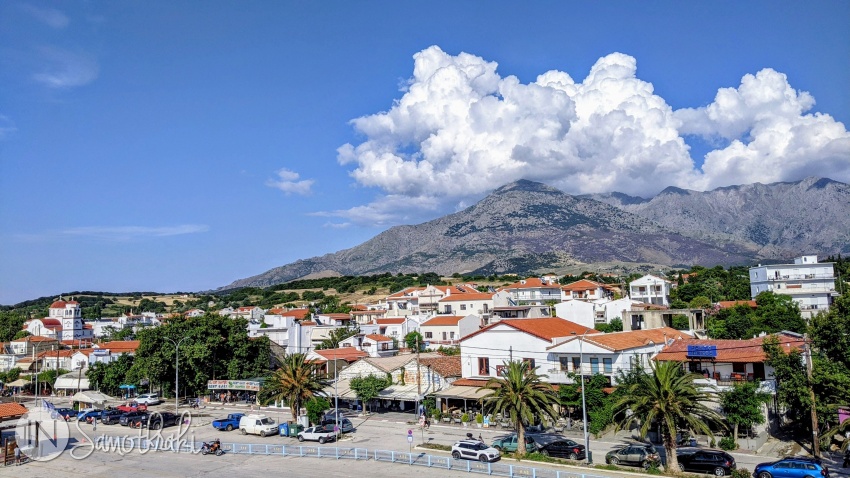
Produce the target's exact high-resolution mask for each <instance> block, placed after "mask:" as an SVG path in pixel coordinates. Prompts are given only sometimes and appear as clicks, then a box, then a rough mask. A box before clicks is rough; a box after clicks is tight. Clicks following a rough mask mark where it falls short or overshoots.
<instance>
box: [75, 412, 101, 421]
mask: <svg viewBox="0 0 850 478" xmlns="http://www.w3.org/2000/svg"><path fill="white" fill-rule="evenodd" d="M101 413H103V410H88V411H85V410H84V411H82V412H80V413H79V414H78V415H77V421H80V422H88V421H92V420H97V419H98V418H100V414H101ZM89 419H91V420H89Z"/></svg>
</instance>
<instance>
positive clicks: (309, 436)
mask: <svg viewBox="0 0 850 478" xmlns="http://www.w3.org/2000/svg"><path fill="white" fill-rule="evenodd" d="M335 439H336V433H334V432H333V429H331V430H330V431H329V430H327V429H326V428H324V427H323V426H321V425H319V426H315V427H310V428H308V429H306V430H304V431H302V432H300V433H298V441H304V440H310V441H317V442H319V443H321V444H323V445H324V443H325V442H326V441H331V440H335Z"/></svg>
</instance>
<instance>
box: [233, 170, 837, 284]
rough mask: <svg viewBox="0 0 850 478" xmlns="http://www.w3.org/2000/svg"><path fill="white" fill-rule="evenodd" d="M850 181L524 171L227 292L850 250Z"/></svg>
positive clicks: (750, 260) (723, 262)
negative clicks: (635, 187) (598, 190)
mask: <svg viewBox="0 0 850 478" xmlns="http://www.w3.org/2000/svg"><path fill="white" fill-rule="evenodd" d="M848 210H850V186H848V185H847V184H844V183H840V182H837V181H832V180H829V179H824V178H807V179H805V180H802V181H797V182H793V183H775V184H767V185H763V184H750V185H742V186H730V187H725V188H718V189H715V190H713V191H706V192H699V191H690V190H686V189H680V188H672V187H671V188H667V189H665V190H664V191H662V192H661V193H659V194H658V195H657V196H655V197H653V198H650V199H645V198H637V197H633V196H628V195H625V194H622V193H610V194H599V195H588V196H572V195H569V194H566V193H564V192H562V191H560V190H558V189H555V188H552V187H549V186H546V185H544V184H541V183H537V182H533V181H527V180H521V181H516V182H514V183H511V184H507V185H505V186H502V187H500V188H498V189H496V190H495V191H493V192H492V193H491V194H490V195H488V196H487V197H485V198H484V199H482V200H481V201H479V202H478V203H477V204H475V205H473V206H471V207H469V208H467V209H465V210H463V211H460V212H457V213H454V214H450V215H447V216H444V217H441V218H437V219H434V220H432V221H428V222H425V223H422V224H418V225H405V226H395V227H392V228H390V229H388V230H386V231H384V232H382V233H381V234H378V235H377V236H375V237H374V238H372V239H370V240H368V241H366V242H364V243H363V244H360V245H358V246H356V247H352V248H350V249H345V250H342V251H339V252H336V253H332V254H326V255H324V256H320V257H313V258H310V259H302V260H299V261H296V262H293V263H291V264H287V265H284V266H281V267H277V268H274V269H272V270H269V271H267V272H265V273H262V274H259V275H256V276H253V277H249V278H246V279H241V280H238V281H235V282H233V283H232V284H230V285H228V286H226V287H223V288H222V289H232V288H237V287H245V286H259V287H264V286H269V285H273V284H278V283H282V282H287V281H290V280H294V279H298V278H302V277H305V276H309V275H327V274H342V275H362V274H376V273H383V272H392V273H398V272H403V273H415V272H422V271H433V272H437V273H439V274H445V275H450V274H453V273H455V272H459V273H469V274H492V273H506V272H513V273H518V274H530V273H535V272H543V271H550V270H558V269H560V268H565V267H570V266H576V265H580V264H595V263H603V262H605V263H653V264H661V265H667V266H685V265H692V264H700V265H706V266H714V265H717V264H721V265H733V264H750V263H753V262H755V261H758V260H782V259H790V258H792V257H794V256H795V255H799V254H803V253H805V254H813V253H814V254H821V255H825V254H836V253H847V252H850V214H848Z"/></svg>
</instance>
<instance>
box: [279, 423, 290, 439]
mask: <svg viewBox="0 0 850 478" xmlns="http://www.w3.org/2000/svg"><path fill="white" fill-rule="evenodd" d="M277 429H278V431H279V432H280V436H282V437H288V436H289V424H288V423H281V424H280V426H278V427H277Z"/></svg>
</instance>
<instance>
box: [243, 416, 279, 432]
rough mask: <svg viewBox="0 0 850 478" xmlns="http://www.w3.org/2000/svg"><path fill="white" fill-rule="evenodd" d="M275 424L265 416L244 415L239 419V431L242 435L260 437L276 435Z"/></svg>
mask: <svg viewBox="0 0 850 478" xmlns="http://www.w3.org/2000/svg"><path fill="white" fill-rule="evenodd" d="M277 430H278V428H277V424H275V422H274V420H272V419H271V418H269V417H267V416H265V415H245V416H244V417H242V418H240V419H239V431H241V432H242V434H243V435H247V434H249V433H250V434H252V435H260V436H261V437H264V436H268V435H277Z"/></svg>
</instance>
